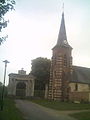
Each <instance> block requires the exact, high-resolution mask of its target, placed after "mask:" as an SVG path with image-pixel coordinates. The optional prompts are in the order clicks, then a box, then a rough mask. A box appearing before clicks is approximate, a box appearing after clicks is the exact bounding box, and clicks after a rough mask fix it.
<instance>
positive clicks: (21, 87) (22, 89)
mask: <svg viewBox="0 0 90 120" xmlns="http://www.w3.org/2000/svg"><path fill="white" fill-rule="evenodd" d="M16 96H20V97H25V96H26V84H25V83H24V82H19V83H17V85H16Z"/></svg>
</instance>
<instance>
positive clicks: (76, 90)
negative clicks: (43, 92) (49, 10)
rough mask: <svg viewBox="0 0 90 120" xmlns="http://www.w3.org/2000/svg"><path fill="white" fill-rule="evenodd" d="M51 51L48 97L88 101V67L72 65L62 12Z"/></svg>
mask: <svg viewBox="0 0 90 120" xmlns="http://www.w3.org/2000/svg"><path fill="white" fill-rule="evenodd" d="M52 52H53V55H52V60H51V69H50V81H49V91H48V99H51V100H60V101H68V100H69V101H80V102H82V101H86V102H87V101H89V102H90V68H85V67H80V66H73V65H72V47H71V46H70V45H69V43H68V41H67V35H66V28H65V20H64V12H63V13H62V19H61V26H60V31H59V34H58V40H57V44H56V45H55V46H54V47H53V49H52Z"/></svg>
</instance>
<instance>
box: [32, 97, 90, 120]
mask: <svg viewBox="0 0 90 120" xmlns="http://www.w3.org/2000/svg"><path fill="white" fill-rule="evenodd" d="M32 102H34V103H37V104H39V105H42V106H44V107H48V108H52V109H55V110H60V111H66V110H67V111H69V110H89V111H84V112H78V113H73V114H70V115H69V116H71V117H73V118H76V119H77V120H90V104H84V103H80V104H75V103H70V102H60V101H49V100H41V99H40V100H32Z"/></svg>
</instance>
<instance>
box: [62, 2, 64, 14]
mask: <svg viewBox="0 0 90 120" xmlns="http://www.w3.org/2000/svg"><path fill="white" fill-rule="evenodd" d="M62 13H64V2H63V5H62Z"/></svg>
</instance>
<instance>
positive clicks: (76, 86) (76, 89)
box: [75, 83, 78, 91]
mask: <svg viewBox="0 0 90 120" xmlns="http://www.w3.org/2000/svg"><path fill="white" fill-rule="evenodd" d="M75 91H78V84H77V83H76V84H75Z"/></svg>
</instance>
